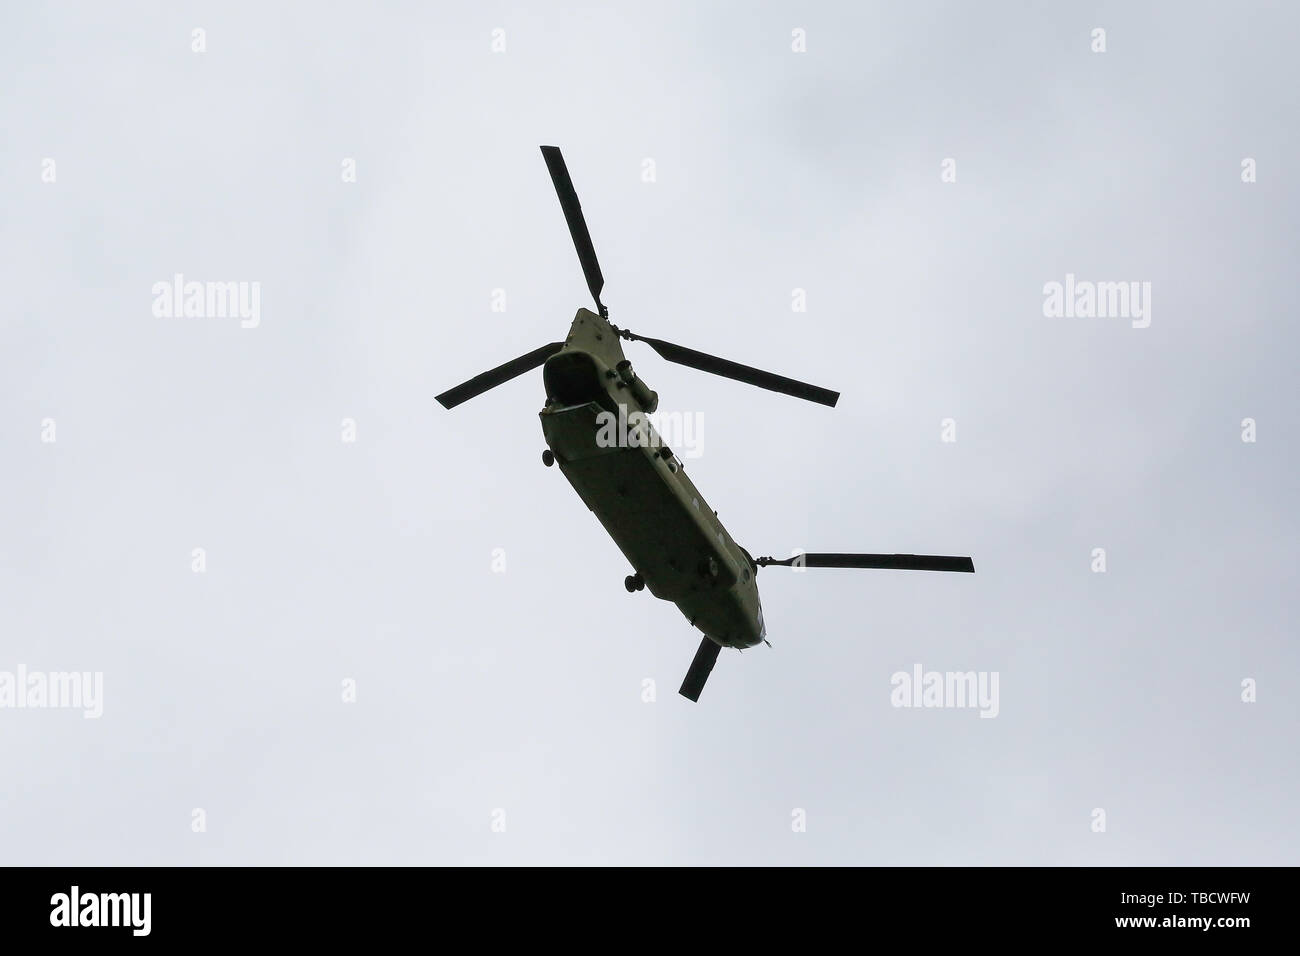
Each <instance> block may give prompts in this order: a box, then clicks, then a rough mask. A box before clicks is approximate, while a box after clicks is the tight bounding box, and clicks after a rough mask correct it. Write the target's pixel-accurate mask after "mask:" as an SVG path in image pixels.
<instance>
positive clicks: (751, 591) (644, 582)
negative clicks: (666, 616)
mask: <svg viewBox="0 0 1300 956" xmlns="http://www.w3.org/2000/svg"><path fill="white" fill-rule="evenodd" d="M541 150H542V156H543V157H544V158H545V160H546V167H547V169H548V170H549V171H550V174H551V181H552V183H553V184H554V186H555V191H556V193H557V194H558V196H559V199H560V208H561V209H562V210H563V211H564V218H565V219H566V220H567V221H568V225H569V234H570V235H571V236H572V238H573V244H574V246H575V248H576V249H577V251H578V260H579V262H580V263H581V264H582V271H583V274H584V275H585V276H586V279H587V288H588V289H589V290H590V292H591V297H592V299H594V300H595V303H596V308H597V309H598V310H599V311H598V312H592V311H590V310H588V309H579V310H578V313H577V315H576V316H575V317H574V319H573V324H572V325H571V326H570V328H569V334H568V336H567V337H566V338H565V340H564V341H563V342H552V343H550V344H549V345H543V346H542V347H541V348H538V349H534V350H533V351H531V352H529V353H528V354H527V355H521V356H520V357H519V358H516V359H512V360H511V361H509V362H506V363H505V364H504V365H500V366H498V367H497V368H494V369H492V370H490V371H487V372H484V373H482V374H481V375H476V376H474V377H473V378H471V379H470V380H469V381H467V382H464V383H462V384H460V385H457V386H456V387H455V388H451V389H448V390H447V391H445V392H443V393H442V394H441V395H438V396H437V400H438V402H439V403H440V404H441V405H442V406H443V407H444V408H447V409H452V408H455V407H456V406H457V405H460V404H461V403H463V402H466V401H469V399H471V398H474V397H475V396H476V395H481V394H482V393H484V392H486V391H488V390H489V389H492V388H495V387H496V386H498V385H501V384H503V383H505V382H508V381H510V380H511V379H513V378H516V377H517V376H519V375H522V374H524V373H525V372H529V371H532V370H533V369H535V368H537V367H538V366H539V365H540V366H543V368H542V380H543V383H544V384H545V386H546V403H545V405H544V406H543V407H542V410H541V412H540V417H541V424H542V435H543V436H544V437H545V439H546V444H547V446H548V447H547V449H546V450H545V451H543V452H542V463H543V464H545V465H546V466H547V467H548V468H549V467H551V466H552V465H559V467H560V472H561V474H563V475H564V477H565V478H567V479H568V480H569V484H571V485H572V486H573V489H574V491H576V492H577V493H578V497H580V498H581V499H582V500H583V503H584V504H586V506H587V507H588V508H589V509H591V511H593V512H594V513H595V515H596V518H597V519H598V520H599V521H600V523H601V524H602V525H603V526H604V528H605V530H606V531H607V532H608V533H609V536H610V537H611V538H613V539H614V543H615V544H617V545H618V547H619V550H621V551H622V552H623V555H624V556H625V557H626V558H627V560H628V562H629V563H630V564H631V565H632V574H629V575H628V576H627V577H626V578H625V579H624V581H623V586H624V587H625V588H626V589H627V590H628V591H629V592H633V591H642V590H645V589H646V588H649V589H650V593H651V594H653V595H654V596H655V597H657V598H659V599H661V600H664V601H671V602H672V603H673V604H676V605H677V607H678V608H679V609H680V610H681V612H682V613H683V614H684V615H686V619H687V620H688V621H690V623H691V625H692V626H693V627H696V628H699V629H700V630H701V631H703V632H704V637H703V639H702V640H701V641H700V646H699V649H698V650H697V651H696V652H695V658H694V660H692V661H691V666H690V669H689V670H688V671H687V672H686V678H685V679H684V680H683V681H682V686H681V688H680V689H679V691H678V693H680V694H681V695H682V696H683V697H686V698H688V699H689V700H692V701H698V700H699V699H700V692H701V691H702V690H703V689H704V683H705V681H707V680H708V677H709V674H710V673H711V672H712V671H713V665H714V664H715V663H716V662H717V659H718V653H719V652H720V651H721V650H722V648H724V647H734V648H738V649H744V648H747V647H753V646H755V645H757V644H758V643H760V642H763V643H768V642H767V628H766V627H765V625H764V623H763V607H762V604H761V603H760V602H759V598H758V585H757V575H758V569H759V568H762V567H768V566H769V565H775V566H779V567H808V568H894V569H902V570H914V571H965V572H973V571H974V570H975V565H974V563H973V562H972V561H971V559H970V558H965V557H945V556H938V555H916V554H826V553H810V554H798V555H796V556H794V557H792V558H786V559H784V560H777V559H776V558H772V557H760V558H754V557H752V556H751V555H750V553H749V552H748V551H746V550H745V549H744V548H743V547H741V546H740V545H738V544H737V543H736V542H735V540H734V539H732V537H731V535H730V534H728V533H727V529H726V528H724V527H723V526H722V523H721V522H720V521H718V517H717V513H716V512H715V511H713V510H712V509H711V508H710V507H709V506H708V504H707V503H706V502H705V500H704V497H703V495H701V494H700V492H699V490H698V489H697V488H696V487H695V484H694V482H692V481H691V479H690V478H688V477H687V475H686V472H685V471H684V470H683V468H682V463H681V461H679V460H678V459H677V457H676V456H675V455H674V454H673V452H672V450H671V449H670V448H668V447H667V446H666V445H664V444H663V442H662V441H660V440H659V436H658V435H657V434H656V433H655V432H654V429H653V427H652V426H651V425H650V424H649V422H648V421H646V420H645V417H644V416H646V415H649V414H651V413H652V412H653V411H654V410H655V408H656V407H658V404H659V396H658V395H657V394H656V393H655V392H653V391H651V390H650V388H649V386H647V385H646V383H645V381H644V380H642V379H641V378H640V376H638V375H637V374H636V372H635V371H633V369H632V363H631V362H630V361H628V359H627V358H626V357H625V356H624V354H623V347H622V345H621V343H620V340H622V341H628V342H644V343H645V344H646V345H648V346H650V348H651V349H653V350H654V351H655V352H657V353H658V354H659V355H660V356H661V357H662V358H665V359H667V360H668V361H669V362H675V363H677V364H678V365H685V366H687V367H689V368H694V369H698V370H700V371H703V372H711V373H712V374H714V375H721V376H724V377H725V378H730V379H734V380H736V381H738V382H744V383H746V384H749V385H756V386H758V387H759V388H765V389H769V390H771V391H774V392H782V393H784V394H786V395H791V396H794V397H795V398H801V399H805V400H807V401H810V402H817V403H818V404H821V405H826V406H829V407H831V408H833V407H834V406H835V403H836V402H837V401H838V400H839V397H840V396H839V393H838V392H833V391H830V390H829V389H825V388H819V387H818V386H816V385H809V384H807V383H805V382H800V381H796V380H795V379H792V378H786V377H785V376H783V375H776V374H773V373H772V372H764V371H762V370H760V369H756V368H751V367H750V366H748V365H740V364H739V363H736V362H732V361H729V360H727V359H723V358H718V357H717V356H713V355H707V354H705V353H704V352H697V351H695V350H694V349H688V348H685V347H683V346H680V345H674V344H673V343H671V342H665V341H663V340H662V339H652V338H646V337H644V336H641V335H637V334H636V333H635V332H630V331H628V330H627V329H620V328H619V327H618V326H616V325H614V324H613V323H612V322H610V321H609V309H608V308H607V307H606V306H605V305H604V303H602V302H601V301H600V293H601V291H602V290H603V289H604V287H605V279H604V277H603V276H602V275H601V272H600V264H599V263H598V262H597V261H596V250H595V247H594V246H593V245H592V242H591V235H590V233H589V232H588V231H587V223H586V220H585V218H584V217H583V215H582V207H581V205H580V204H579V203H578V195H577V193H576V192H575V191H574V188H573V181H572V179H570V177H569V170H568V167H567V166H566V165H565V162H564V157H563V156H562V155H561V153H560V150H559V148H558V147H555V146H543V147H541ZM635 413H640V416H639V417H638V416H636V415H635ZM614 418H617V420H618V421H619V422H620V423H624V422H630V421H636V422H637V428H636V429H635V430H634V431H633V435H632V436H628V435H627V432H626V429H624V430H623V431H620V433H619V434H620V439H619V440H617V441H611V440H609V439H610V432H611V429H609V428H607V427H606V426H607V425H608V424H610V423H611V422H612V420H613V419H614ZM627 439H630V440H627ZM768 646H771V645H770V644H769V645H768Z"/></svg>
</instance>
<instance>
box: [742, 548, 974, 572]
mask: <svg viewBox="0 0 1300 956" xmlns="http://www.w3.org/2000/svg"><path fill="white" fill-rule="evenodd" d="M754 563H755V564H757V565H758V566H759V567H767V566H768V565H769V564H776V565H780V566H781V567H785V568H789V567H805V568H892V569H895V570H899V571H965V572H967V573H973V572H974V571H975V562H974V561H972V560H971V559H970V558H953V557H948V556H946V555H939V554H816V553H814V554H799V555H795V556H794V557H793V558H786V559H785V560H784V561H778V560H777V559H776V558H758V559H756V560H755V561H754Z"/></svg>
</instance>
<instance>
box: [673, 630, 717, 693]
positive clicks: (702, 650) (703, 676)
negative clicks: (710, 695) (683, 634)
mask: <svg viewBox="0 0 1300 956" xmlns="http://www.w3.org/2000/svg"><path fill="white" fill-rule="evenodd" d="M720 650H722V645H720V644H715V643H713V641H711V640H710V639H709V638H707V637H706V638H705V639H704V640H702V641H700V647H699V650H697V651H696V652H695V660H693V661H691V669H690V670H688V671H687V672H686V679H685V680H683V681H682V686H681V688H680V689H679V690H678V691H677V693H679V694H681V695H682V696H683V697H685V698H686V699H687V700H693V701H696V702H698V701H699V699H700V691H702V690H704V682H705V681H707V680H708V679H709V674H711V673H712V672H713V665H714V664H716V663H717V661H718V651H720Z"/></svg>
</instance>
